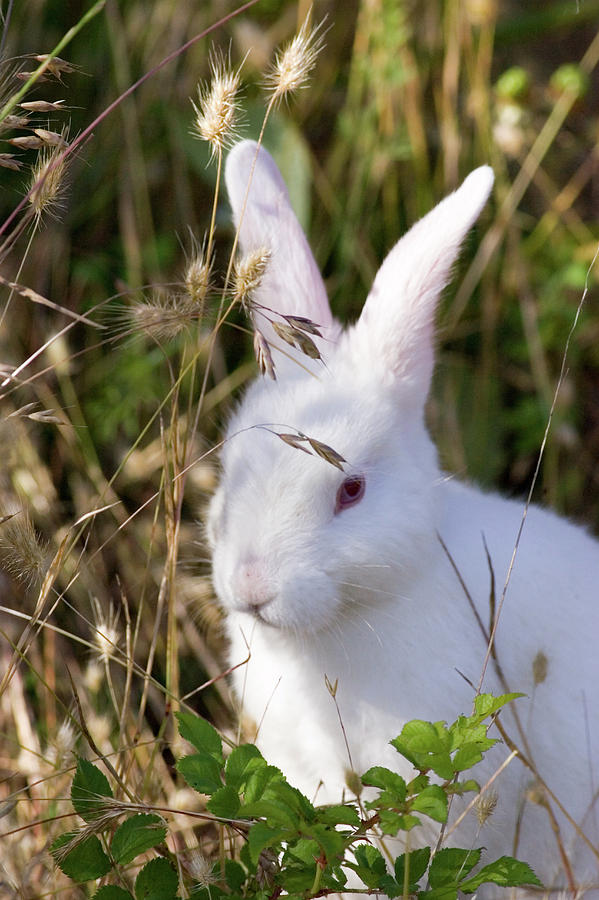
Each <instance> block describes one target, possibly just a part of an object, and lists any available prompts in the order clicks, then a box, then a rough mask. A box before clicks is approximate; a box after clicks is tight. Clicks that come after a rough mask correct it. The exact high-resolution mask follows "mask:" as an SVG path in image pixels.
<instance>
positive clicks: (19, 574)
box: [0, 509, 48, 586]
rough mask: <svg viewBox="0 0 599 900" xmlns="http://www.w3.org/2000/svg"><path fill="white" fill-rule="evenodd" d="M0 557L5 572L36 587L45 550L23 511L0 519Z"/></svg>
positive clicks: (39, 580)
mask: <svg viewBox="0 0 599 900" xmlns="http://www.w3.org/2000/svg"><path fill="white" fill-rule="evenodd" d="M2 519H3V520H4V521H3V522H1V523H0V554H1V556H2V563H3V567H4V569H5V570H6V571H7V572H8V573H9V574H10V575H12V576H13V577H14V578H16V579H17V580H18V581H22V582H23V583H24V584H26V585H27V586H31V585H33V584H39V583H40V582H41V580H42V578H43V576H44V573H45V571H46V567H47V563H48V558H47V548H46V547H45V545H44V544H43V543H42V541H41V540H40V538H39V537H38V535H37V533H36V531H35V528H34V527H33V522H32V521H31V519H30V517H29V515H28V513H27V512H26V510H25V509H21V510H19V511H18V512H17V513H15V514H10V513H8V514H7V515H6V516H4V515H3V516H2Z"/></svg>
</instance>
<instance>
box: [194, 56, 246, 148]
mask: <svg viewBox="0 0 599 900" xmlns="http://www.w3.org/2000/svg"><path fill="white" fill-rule="evenodd" d="M210 67H211V69H212V79H211V81H210V83H209V84H207V85H206V84H200V85H198V103H197V104H196V103H193V101H192V103H193V108H194V110H195V122H194V127H193V133H194V134H195V135H196V136H198V137H199V138H201V139H202V140H203V141H207V142H208V143H209V144H210V147H211V149H212V153H213V154H218V153H221V152H222V150H223V148H224V147H227V146H228V145H229V144H230V143H232V142H233V140H234V138H235V129H236V125H237V117H238V113H239V107H238V101H237V94H238V91H239V72H238V71H237V72H234V71H231V69H229V68H228V67H227V64H226V62H225V59H224V57H223V56H221V55H220V54H218V53H213V55H212V58H211V60H210Z"/></svg>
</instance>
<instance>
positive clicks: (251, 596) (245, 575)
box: [233, 560, 275, 613]
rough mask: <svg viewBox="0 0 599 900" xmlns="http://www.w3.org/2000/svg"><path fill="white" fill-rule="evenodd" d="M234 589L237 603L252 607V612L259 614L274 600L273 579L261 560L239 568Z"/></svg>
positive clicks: (247, 563)
mask: <svg viewBox="0 0 599 900" xmlns="http://www.w3.org/2000/svg"><path fill="white" fill-rule="evenodd" d="M233 587H234V591H235V597H236V599H237V601H238V602H239V603H241V604H243V606H245V607H250V611H251V612H255V613H258V612H259V610H260V609H262V607H264V606H266V605H267V604H268V603H270V602H271V600H273V599H274V593H275V592H274V589H273V585H272V582H271V579H270V578H269V577H268V574H267V572H266V568H265V566H264V564H263V563H261V562H260V561H259V560H249V561H248V562H245V563H242V564H241V565H240V566H239V568H238V570H237V573H236V575H235V579H234V585H233Z"/></svg>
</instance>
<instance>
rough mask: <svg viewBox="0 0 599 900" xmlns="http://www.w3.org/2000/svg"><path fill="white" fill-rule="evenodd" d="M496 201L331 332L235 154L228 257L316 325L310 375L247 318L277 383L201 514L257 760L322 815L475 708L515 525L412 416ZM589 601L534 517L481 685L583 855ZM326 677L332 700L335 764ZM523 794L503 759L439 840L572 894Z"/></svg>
mask: <svg viewBox="0 0 599 900" xmlns="http://www.w3.org/2000/svg"><path fill="white" fill-rule="evenodd" d="M252 170H253V174H252V179H251V185H250V188H249V193H248V182H249V179H250V173H251V172H252ZM492 182H493V175H492V172H491V170H490V169H489V168H488V167H482V168H480V169H477V170H476V171H475V172H473V173H472V174H471V175H470V176H469V177H468V178H467V179H466V180H465V181H464V183H463V184H462V186H461V187H460V188H459V189H458V190H457V191H456V192H455V193H453V194H451V195H450V196H448V197H447V198H446V199H445V200H443V201H442V202H441V203H439V205H438V206H437V207H436V208H435V209H433V210H432V212H430V213H429V214H428V215H427V216H425V217H424V218H423V219H422V220H421V221H419V222H418V223H417V224H416V225H414V227H413V228H412V229H411V230H410V231H409V232H408V233H407V234H406V235H405V236H404V237H403V238H402V239H401V240H400V241H399V242H398V243H397V244H396V246H395V247H394V248H393V250H392V251H391V252H390V254H389V255H388V256H387V258H386V260H385V261H384V263H383V265H382V267H381V269H380V271H379V273H378V275H377V277H376V279H375V282H374V285H373V287H372V290H371V292H370V294H369V296H368V299H367V300H366V303H365V306H364V309H363V311H362V314H361V316H360V318H359V320H358V321H357V323H356V324H355V325H353V326H351V327H349V328H347V329H346V330H343V331H342V330H341V328H340V326H339V325H338V324H337V323H336V322H335V321H334V319H333V317H332V314H331V311H330V309H329V305H328V301H327V297H326V292H325V288H324V285H323V282H322V279H321V277H320V275H319V273H318V270H317V267H316V264H315V262H314V260H313V257H312V255H311V253H310V250H309V248H308V245H307V242H306V239H305V237H304V235H303V233H302V231H301V228H300V226H299V224H298V222H297V220H296V218H295V216H294V213H293V211H292V209H291V206H290V203H289V198H288V194H287V191H286V188H285V185H284V183H283V181H282V179H281V176H280V174H279V172H278V170H277V168H276V166H275V164H274V162H273V161H272V159H271V158H270V156H269V155H268V153H266V152H265V151H264V150H263V149H260V150H259V151H258V148H257V145H256V144H255V143H253V142H250V141H245V142H242V143H240V144H238V145H237V146H236V147H235V148H234V149H233V150H232V152H231V153H230V155H229V159H228V164H227V186H228V191H229V196H230V200H231V204H232V207H233V212H234V217H235V221H236V222H237V223H239V221H240V220H241V230H240V241H241V247H242V249H243V251H244V252H249V251H252V250H256V249H258V248H260V247H267V248H268V249H269V251H270V253H271V257H270V262H269V265H268V267H267V271H266V274H265V276H264V279H263V281H262V283H261V286H260V288H259V290H258V294H257V297H256V299H257V301H258V302H259V303H260V304H262V305H263V306H264V307H267V308H269V309H270V310H275V311H276V312H277V313H281V314H284V315H295V316H304V317H307V318H309V319H311V320H312V321H313V322H316V323H317V324H318V325H320V326H321V331H322V339H319V338H318V337H315V338H314V340H315V341H316V342H317V344H318V347H319V350H320V352H321V354H322V361H320V360H310V359H308V357H306V356H304V355H302V354H301V353H299V352H297V353H295V352H294V351H293V350H292V349H291V348H290V347H288V346H287V345H286V344H283V343H282V342H281V341H280V339H279V338H278V337H277V336H276V335H275V333H274V332H273V330H272V328H271V326H270V324H269V323H268V321H267V320H266V318H265V317H264V316H263V315H262V314H260V313H259V312H258V313H256V314H255V324H256V325H257V327H259V328H260V329H261V331H262V332H263V333H264V334H265V336H266V337H267V339H268V340H269V342H272V346H273V356H274V358H275V362H276V373H277V380H276V381H272V380H271V379H269V378H267V377H263V378H260V379H258V380H257V381H256V382H255V383H254V384H253V385H252V386H251V387H250V389H249V390H248V391H247V393H246V395H245V397H244V398H243V400H242V402H241V404H240V406H239V408H238V410H237V411H236V413H235V414H234V416H233V418H232V420H231V422H230V424H229V428H228V432H227V440H226V441H225V444H224V447H223V451H222V480H221V484H220V486H219V488H218V490H217V493H216V495H215V497H214V499H213V502H212V506H211V511H210V517H209V520H210V521H209V533H210V539H211V543H212V547H213V578H214V584H215V588H216V591H217V594H218V597H219V599H220V601H221V603H222V605H223V607H224V608H225V610H226V612H227V620H228V634H229V637H230V646H231V650H230V662H231V664H233V665H235V664H238V663H240V662H242V660H244V659H245V658H246V657H247V656H248V650H247V647H248V645H249V647H250V651H251V658H250V660H249V662H248V664H247V665H245V666H241V667H240V668H238V669H237V670H236V672H235V687H236V690H237V694H238V697H239V699H240V701H241V702H242V704H243V709H244V712H245V713H246V714H247V715H248V716H249V717H251V718H252V719H253V720H254V722H255V723H256V725H257V727H258V738H257V742H258V744H259V746H260V748H261V750H262V752H263V753H264V755H265V756H266V758H267V759H268V760H269V761H270V762H272V763H274V764H275V765H278V766H280V767H281V768H282V769H283V771H284V772H285V774H286V775H287V777H288V778H289V780H290V781H291V783H293V784H295V785H296V786H297V787H299V788H300V789H302V790H303V791H304V792H305V793H306V794H307V795H308V796H314V795H317V799H318V800H319V801H321V802H331V801H338V800H339V799H340V798H341V796H342V794H343V792H344V791H345V795H346V796H347V795H348V789H347V788H346V787H345V780H346V773H347V770H348V769H350V768H352V767H353V769H354V770H355V771H357V772H358V773H362V772H364V771H365V770H366V769H367V768H368V767H369V766H371V765H375V764H381V765H387V766H389V767H392V768H395V769H397V770H398V771H401V772H402V773H404V771H405V772H408V773H409V766H408V764H407V762H406V761H405V760H403V759H402V758H401V757H400V756H399V755H398V754H397V753H396V752H395V751H394V750H393V749H392V748H391V747H390V746H389V744H388V741H389V740H390V739H391V738H393V737H395V736H396V735H397V734H399V732H400V731H401V729H402V727H403V725H404V723H405V722H406V721H407V720H409V719H412V718H421V719H427V720H430V721H436V720H445V721H453V720H454V719H455V718H456V717H457V716H458V715H459V714H461V713H463V714H466V715H468V714H469V713H470V711H471V708H472V698H473V696H474V690H473V688H472V687H471V685H472V684H474V685H476V684H478V680H479V677H480V674H481V670H482V665H483V659H484V657H485V652H486V648H487V640H486V638H485V636H484V635H483V630H482V629H481V626H480V624H479V623H478V622H477V620H476V616H475V614H474V612H473V609H472V606H471V604H470V602H469V600H468V596H467V593H468V594H469V595H470V597H471V599H472V601H473V603H474V605H475V606H476V609H477V610H478V614H479V616H480V619H481V620H482V623H484V626H485V627H488V622H489V605H490V603H489V598H490V594H491V581H492V573H493V574H494V577H495V585H496V587H495V591H496V594H497V599H499V596H500V595H501V589H502V586H503V584H504V581H505V577H506V573H507V571H508V566H509V562H510V558H511V555H512V551H513V548H514V543H515V540H516V536H517V532H518V528H519V525H520V522H521V519H522V513H523V504H522V503H520V502H514V501H511V500H506V499H503V498H501V497H498V496H495V495H493V494H485V493H483V492H481V491H480V490H478V489H476V488H474V487H470V486H469V485H466V484H463V483H461V482H460V481H458V480H456V479H455V478H454V477H452V476H450V475H447V474H445V473H443V472H442V471H441V470H440V468H439V464H438V461H437V454H436V450H435V447H434V446H433V444H432V442H431V439H430V437H429V435H428V433H427V430H426V427H425V423H424V406H425V401H426V398H427V394H428V391H429V385H430V380H431V374H432V370H433V362H434V360H433V343H434V317H435V307H436V304H437V300H438V296H439V293H440V291H441V290H442V289H443V287H444V285H445V284H446V282H447V280H448V278H449V276H450V270H451V266H452V264H453V262H454V260H455V258H456V256H457V254H458V252H459V248H460V245H461V243H462V241H463V239H464V237H465V236H466V234H467V232H468V230H469V229H470V227H471V225H472V224H473V222H474V220H475V219H476V217H477V216H478V214H479V212H480V210H481V208H482V207H483V205H484V203H485V201H486V200H487V197H488V195H489V192H490V190H491V187H492ZM269 315H270V314H269ZM271 318H272V315H271ZM275 318H276V317H275ZM279 321H280V319H279ZM277 347H278V348H280V349H283V350H284V353H283V352H280V349H279V350H277V349H276V348H277ZM262 426H267V427H262ZM275 432H276V433H285V434H295V435H298V436H299V437H303V436H307V437H309V438H312V439H315V440H317V441H320V442H323V443H324V444H325V445H328V446H329V447H331V448H333V449H334V450H335V451H336V452H337V453H339V454H341V455H342V457H343V458H344V459H345V460H346V463H345V464H344V466H343V471H340V470H339V469H338V468H336V467H335V466H334V465H333V464H331V463H330V462H328V461H327V460H325V459H323V458H320V457H319V456H318V455H317V454H315V453H311V454H308V453H304V452H301V450H300V449H298V448H297V447H294V446H289V445H288V444H286V443H285V442H284V440H282V439H280V438H279V437H277V436H276V434H275ZM303 446H304V447H305V448H306V449H310V445H309V444H308V443H306V442H304V443H303ZM487 552H488V556H487ZM491 570H492V571H491ZM458 572H459V576H458V574H457V573H458ZM462 582H463V583H462ZM598 587H599V544H598V543H596V542H595V541H594V540H593V539H592V538H591V537H590V536H589V535H588V534H587V533H586V532H585V531H584V530H583V529H581V528H579V527H577V526H575V525H572V524H571V523H569V522H567V521H564V520H563V519H560V518H559V517H557V516H556V515H554V514H553V513H551V512H549V511H546V510H543V509H540V508H538V507H534V506H533V507H531V508H530V509H529V512H528V518H527V520H526V523H525V527H524V530H523V534H522V539H521V542H520V546H519V549H518V553H517V556H516V560H515V565H514V569H513V573H512V575H511V580H510V582H509V586H508V590H507V593H506V597H505V604H504V607H503V610H502V613H501V617H500V620H499V626H498V630H497V639H496V649H497V658H498V661H499V663H500V665H501V667H502V670H503V673H504V675H505V680H504V682H501V681H500V679H499V677H498V674H497V668H496V666H495V664H494V662H493V660H491V661H490V662H489V665H488V668H487V673H486V677H485V681H484V689H485V690H491V691H494V692H496V693H502V692H503V691H504V690H505V689H506V687H507V688H508V689H509V690H513V691H523V692H525V693H526V694H527V697H525V698H522V699H519V700H517V701H515V702H514V703H513V704H511V706H512V707H516V710H517V715H518V717H519V721H520V723H521V726H522V727H521V729H520V730H519V728H518V725H517V723H516V721H515V719H514V714H513V712H511V711H510V708H509V707H508V708H507V709H506V710H505V711H504V712H503V713H502V722H503V723H504V726H505V729H506V731H507V733H508V734H509V735H510V736H511V737H512V739H513V740H514V742H515V743H516V744H517V745H518V746H519V747H520V748H521V750H522V751H523V752H525V753H526V754H527V755H528V756H529V758H530V759H532V760H533V761H534V764H535V766H536V768H537V770H538V772H539V773H540V775H541V776H542V778H543V779H544V781H545V782H546V784H548V785H549V787H550V788H551V790H552V791H553V792H554V794H555V796H556V797H557V798H558V800H559V801H560V803H561V804H563V807H564V808H565V809H566V810H567V813H568V814H569V816H571V818H572V820H574V821H575V822H577V823H579V825H580V826H581V827H582V828H583V830H584V832H585V834H586V836H587V838H588V839H589V841H590V842H592V843H594V845H595V846H597V844H598V843H599V828H598V826H597V821H598V819H599V810H598V809H597V806H598V803H597V797H596V794H597V787H598V785H599V765H598V762H599V597H598ZM535 660H536V664H535V666H536V668H535V671H536V675H533V663H534V662H535ZM544 663H546V677H544V680H543V673H541V675H539V671H540V670H542V669H543V664H544ZM325 676H326V677H327V678H328V679H329V681H330V682H331V683H333V682H335V681H337V683H338V689H337V695H336V700H337V703H338V706H339V711H340V716H341V719H342V721H343V726H344V729H345V734H346V737H347V745H346V741H345V738H344V735H343V733H342V729H341V727H340V723H339V717H338V715H337V711H336V709H335V705H334V702H333V700H332V698H331V695H330V693H329V690H328V689H327V686H326V684H325ZM466 679H468V680H469V681H470V684H469V683H468V681H467V680H466ZM495 736H498V735H497V734H496V733H495ZM348 750H349V752H348ZM508 753H509V750H508V748H507V747H506V746H505V744H503V743H500V744H498V745H496V747H495V748H494V749H493V751H492V752H491V754H490V759H489V758H487V759H486V760H485V762H483V763H481V764H480V765H479V766H478V767H477V768H475V770H474V772H473V775H474V776H475V777H477V778H478V780H479V782H480V783H484V781H485V779H486V778H487V777H489V775H490V774H492V773H493V772H494V771H495V769H496V768H497V767H498V766H499V764H500V763H501V762H502V761H503V760H504V759H505V758H506V757H507V756H508ZM533 781H534V777H533V775H532V774H531V771H530V769H528V768H526V767H525V766H524V765H523V763H522V762H521V761H520V760H519V759H517V758H516V759H514V760H513V761H512V762H511V763H510V764H509V765H508V766H507V767H506V768H505V770H504V771H503V772H502V773H501V774H500V775H499V777H498V778H497V780H496V782H495V783H494V785H493V787H494V788H495V789H496V791H497V793H498V803H497V808H496V810H495V812H494V814H493V815H492V816H491V817H490V819H489V820H488V822H487V823H486V824H485V825H484V826H483V828H482V830H480V827H479V826H478V824H477V819H476V815H475V813H474V812H472V813H469V814H468V815H467V816H466V818H465V819H464V821H463V822H462V823H461V824H460V826H459V828H458V829H457V833H455V834H454V835H453V836H452V840H453V841H454V843H456V844H458V845H460V846H470V845H472V844H473V845H474V846H484V847H486V848H487V849H488V856H487V857H486V858H487V860H490V859H492V858H495V857H497V856H499V855H503V854H511V853H513V852H515V853H516V855H518V856H519V858H521V859H524V860H526V861H527V862H529V863H530V864H531V865H532V866H533V868H535V870H536V871H537V873H538V875H539V877H540V878H541V879H542V880H543V881H544V883H545V884H546V885H547V886H548V887H549V888H551V889H552V891H557V890H567V889H568V887H569V882H568V879H567V876H566V875H565V872H564V865H563V859H562V855H561V851H560V850H559V846H558V841H557V840H556V837H555V834H554V831H553V829H552V826H551V823H550V819H549V816H548V814H547V811H546V809H545V808H544V807H543V806H542V805H541V804H539V803H538V802H536V803H535V802H533V801H532V800H531V791H529V790H527V789H528V788H529V787H530V784H531V782H533ZM537 796H538V794H537ZM467 799H470V798H469V797H468V795H467ZM464 803H465V801H464ZM548 803H549V806H550V807H551V810H552V812H553V815H554V816H555V820H556V822H557V823H558V825H559V832H560V841H561V845H562V848H563V850H564V851H565V852H566V853H567V855H568V859H569V865H570V866H571V868H572V871H573V873H574V877H575V879H576V881H577V884H578V885H579V886H580V888H581V889H585V888H590V890H589V891H588V893H587V896H590V895H591V893H593V888H595V893H596V896H599V888H597V885H598V884H599V864H598V859H599V855H598V854H597V853H593V851H592V850H591V849H590V848H589V847H588V845H587V844H585V842H584V840H583V839H582V838H581V837H580V835H578V836H577V835H576V832H575V829H573V827H572V825H571V823H570V822H569V821H568V820H567V818H566V817H565V816H564V815H563V814H562V812H560V810H559V809H558V807H557V806H556V804H555V802H554V801H553V800H548ZM456 810H457V806H456ZM517 825H518V828H516V826H517ZM479 830H480V833H479ZM516 831H518V835H519V838H518V842H517V846H516V847H514V846H513V841H514V835H515V833H516ZM423 839H424V838H423ZM570 884H571V882H570ZM498 892H499V891H498Z"/></svg>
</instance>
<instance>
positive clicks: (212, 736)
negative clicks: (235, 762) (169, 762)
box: [175, 710, 224, 768]
mask: <svg viewBox="0 0 599 900" xmlns="http://www.w3.org/2000/svg"><path fill="white" fill-rule="evenodd" d="M175 715H176V717H177V720H178V722H179V734H180V735H181V737H182V738H185V740H186V741H189V743H190V744H192V745H193V746H194V747H195V748H196V750H197V751H198V753H199V754H200V755H201V754H207V755H208V756H211V757H212V758H213V759H215V760H216V761H217V762H218V763H220V766H221V768H222V766H223V765H224V759H223V745H222V741H221V739H220V735H219V733H218V731H217V730H216V729H215V728H213V727H212V725H211V724H210V723H209V722H207V721H206V720H205V719H201V718H200V717H199V716H195V715H193V713H188V712H184V711H182V710H180V711H179V712H177V713H175Z"/></svg>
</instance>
